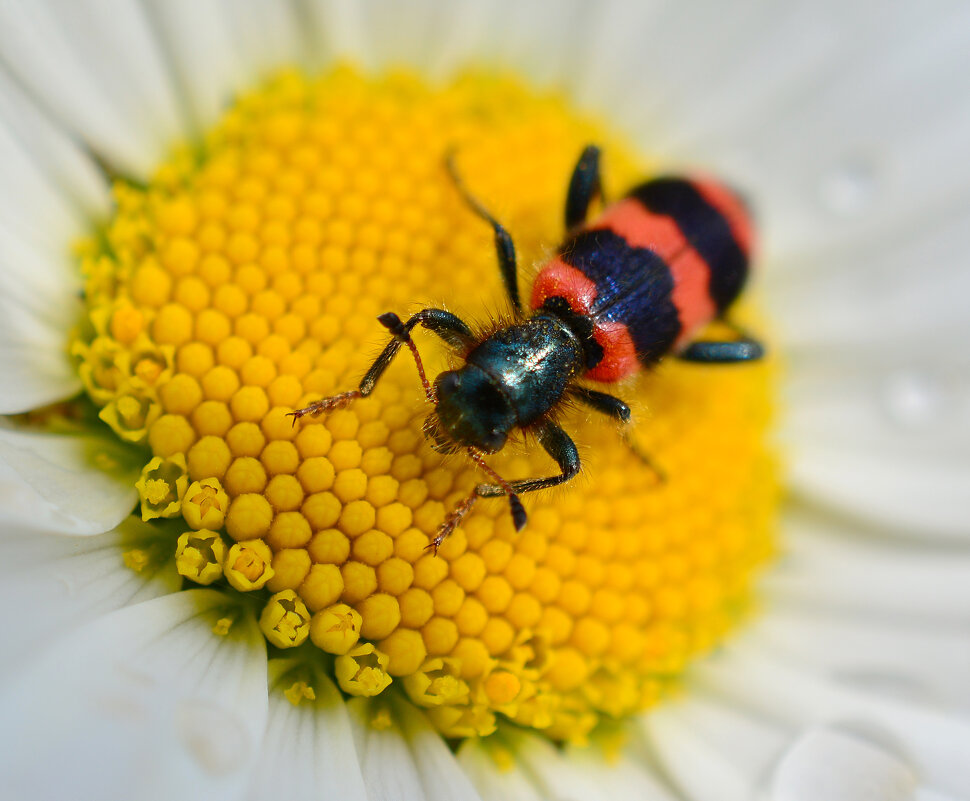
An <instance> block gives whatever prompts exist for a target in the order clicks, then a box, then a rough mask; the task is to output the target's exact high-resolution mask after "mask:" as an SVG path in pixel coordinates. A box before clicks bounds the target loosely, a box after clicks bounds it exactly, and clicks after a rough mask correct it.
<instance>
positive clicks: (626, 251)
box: [560, 229, 680, 364]
mask: <svg viewBox="0 0 970 801" xmlns="http://www.w3.org/2000/svg"><path fill="white" fill-rule="evenodd" d="M560 258H562V260H563V261H564V262H565V263H566V264H568V265H570V266H571V267H575V268H576V269H578V270H581V271H582V272H583V274H584V275H586V277H587V278H589V279H590V280H591V281H593V283H594V284H596V300H595V301H594V302H593V305H592V308H591V309H590V316H591V317H592V318H593V319H594V320H596V321H609V322H618V323H623V324H624V325H626V327H627V330H628V331H629V332H630V337H631V338H632V339H633V345H634V347H635V348H636V351H637V357H638V358H639V360H640V361H641V362H642V363H643V364H652V363H653V362H655V361H657V360H658V359H659V358H660V357H661V356H663V355H664V354H665V353H667V351H669V350H670V348H671V347H672V346H673V344H674V341H675V340H676V339H677V336H678V334H680V317H679V315H678V314H677V307H676V306H674V301H673V291H674V279H673V276H672V275H671V273H670V268H669V267H668V266H667V263H666V262H665V261H664V260H663V259H662V258H661V257H660V256H659V255H658V254H657V253H654V252H653V251H652V250H648V249H647V248H638V247H634V246H632V245H631V244H630V243H629V242H627V241H626V239H624V238H623V237H622V236H620V235H619V234H616V233H614V232H613V231H610V230H607V229H598V230H593V231H580V232H579V233H578V234H576V235H575V236H573V237H570V238H569V239H567V240H566V242H564V243H563V245H562V246H561V248H560Z"/></svg>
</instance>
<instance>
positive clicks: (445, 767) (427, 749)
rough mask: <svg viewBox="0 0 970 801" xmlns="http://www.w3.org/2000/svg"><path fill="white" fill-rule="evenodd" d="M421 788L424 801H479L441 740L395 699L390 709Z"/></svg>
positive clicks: (418, 714)
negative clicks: (409, 753)
mask: <svg viewBox="0 0 970 801" xmlns="http://www.w3.org/2000/svg"><path fill="white" fill-rule="evenodd" d="M394 708H395V712H396V714H397V719H398V720H399V721H400V724H401V730H402V731H403V733H404V737H405V738H406V740H407V743H408V747H409V748H410V749H411V754H412V755H413V756H414V762H415V764H416V765H417V768H418V774H419V775H420V776H421V781H422V784H423V785H424V793H423V796H422V797H423V798H426V799H428V801H452V800H453V799H454V801H459V799H460V800H461V801H480V798H481V797H480V796H479V795H478V793H477V792H476V791H475V788H474V787H473V786H472V783H471V781H470V780H469V778H468V776H467V775H466V774H465V773H464V772H463V771H462V769H461V768H460V767H459V766H458V761H457V760H456V759H455V755H454V754H453V753H452V752H451V750H450V749H449V748H448V746H447V745H446V744H445V741H444V739H443V738H442V736H441V735H440V734H439V733H438V732H437V731H436V730H435V729H434V728H432V726H431V724H430V723H428V721H427V719H426V718H425V717H424V715H422V714H421V712H420V711H418V709H417V708H416V707H415V706H413V705H412V704H411V703H410V702H409V701H406V700H404V699H403V698H398V699H397V703H396V704H395V706H394Z"/></svg>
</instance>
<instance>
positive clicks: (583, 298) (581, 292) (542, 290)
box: [531, 257, 597, 314]
mask: <svg viewBox="0 0 970 801" xmlns="http://www.w3.org/2000/svg"><path fill="white" fill-rule="evenodd" d="M596 295H597V289H596V283H595V282H594V281H593V280H592V279H591V278H590V277H589V276H587V275H586V273H584V272H583V271H582V270H579V269H577V268H576V267H571V266H570V265H568V264H566V263H565V262H564V261H562V259H560V258H558V257H556V258H554V259H552V260H551V261H550V262H548V263H547V264H546V265H545V266H544V267H543V268H542V270H541V271H540V272H539V274H538V275H537V276H536V280H535V283H534V284H533V285H532V299H531V304H532V308H533V309H538V308H539V307H540V306H542V304H543V303H545V302H546V299H548V298H553V297H560V298H565V299H566V302H567V303H568V304H569V308H571V309H572V310H573V311H574V312H576V313H577V314H589V310H590V309H591V308H592V306H593V301H594V300H596Z"/></svg>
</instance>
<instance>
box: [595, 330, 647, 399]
mask: <svg viewBox="0 0 970 801" xmlns="http://www.w3.org/2000/svg"><path fill="white" fill-rule="evenodd" d="M593 337H594V338H595V339H596V341H597V342H598V343H599V345H600V347H601V348H602V349H603V359H602V360H601V361H600V363H599V364H597V365H596V367H594V368H593V369H592V370H590V371H589V372H588V373H586V375H585V377H586V378H589V379H591V380H593V381H602V382H603V383H604V384H612V383H615V382H616V381H620V380H621V379H624V378H626V377H627V376H630V375H633V374H634V373H636V372H637V371H638V370H640V367H641V365H640V361H639V360H638V359H637V349H636V347H635V346H634V344H633V337H631V336H630V331H629V329H628V328H627V327H626V326H625V325H624V324H623V323H614V322H606V321H601V322H598V323H596V326H595V327H594V328H593Z"/></svg>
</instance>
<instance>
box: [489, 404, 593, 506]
mask: <svg viewBox="0 0 970 801" xmlns="http://www.w3.org/2000/svg"><path fill="white" fill-rule="evenodd" d="M537 435H538V439H539V444H540V445H542V447H543V448H545V451H546V453H548V454H549V455H550V456H551V457H552V458H553V460H554V461H555V462H556V464H558V465H559V471H560V472H559V474H558V475H555V476H545V477H544V478H526V479H520V480H519V481H509V482H508V485H509V487H511V488H512V491H513V492H515V493H523V492H535V491H536V490H542V489H548V488H549V487H556V486H558V485H560V484H565V483H566V482H567V481H569V480H570V479H571V478H574V477H575V476H576V474H577V473H579V468H580V466H581V465H580V461H579V451H578V450H576V444H575V443H574V442H573V441H572V439H571V438H570V436H569V434H567V433H566V432H565V431H563V430H562V428H561V427H560V426H558V425H556V424H555V423H553V422H551V421H546V422H545V423H542V425H541V426H539V429H538V432H537ZM475 493H476V494H477V495H478V496H479V497H481V498H493V497H495V496H496V495H505V494H506V490H505V489H504V488H502V487H500V486H498V485H497V484H479V485H478V486H477V487H475Z"/></svg>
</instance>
